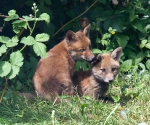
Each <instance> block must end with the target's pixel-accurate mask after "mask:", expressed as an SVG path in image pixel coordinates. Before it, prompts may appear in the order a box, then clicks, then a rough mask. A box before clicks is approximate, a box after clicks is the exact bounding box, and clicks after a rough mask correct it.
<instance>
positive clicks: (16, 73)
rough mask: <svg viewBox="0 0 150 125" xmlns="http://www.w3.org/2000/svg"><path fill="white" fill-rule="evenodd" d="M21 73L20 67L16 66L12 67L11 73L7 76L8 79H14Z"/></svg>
mask: <svg viewBox="0 0 150 125" xmlns="http://www.w3.org/2000/svg"><path fill="white" fill-rule="evenodd" d="M19 71H20V67H18V66H15V65H11V71H10V73H9V74H8V76H7V77H8V79H12V78H14V77H15V76H16V75H18V73H19Z"/></svg>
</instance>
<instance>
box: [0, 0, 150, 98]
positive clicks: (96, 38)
mask: <svg viewBox="0 0 150 125" xmlns="http://www.w3.org/2000/svg"><path fill="white" fill-rule="evenodd" d="M33 3H36V4H33ZM149 6H150V5H149V4H148V1H146V0H145V1H144V0H132V1H130V0H118V1H117V0H112V1H111V0H72V1H71V0H3V1H0V27H1V29H0V77H1V79H0V87H2V88H3V87H4V83H5V82H6V83H7V79H11V80H9V82H8V83H13V87H15V90H23V91H24V90H26V91H27V90H28V91H29V90H30V89H32V77H33V74H34V71H35V68H36V64H37V61H38V60H39V56H40V57H43V56H46V47H47V50H49V49H50V48H52V47H53V46H54V45H56V44H57V43H59V42H60V41H61V40H62V39H63V37H64V36H65V33H66V31H67V30H70V29H71V30H73V31H77V30H79V29H80V25H79V21H80V19H81V18H83V17H87V18H89V20H90V22H91V24H92V30H91V33H90V38H91V41H92V47H93V52H94V53H103V52H107V51H111V50H113V49H114V48H116V47H118V46H122V47H123V52H124V53H123V56H122V67H121V71H123V72H128V71H129V70H130V69H133V71H135V70H136V71H137V70H139V69H142V70H146V69H147V70H150V59H149V57H150V37H149V34H150V24H149V22H150V18H149V13H150V8H149ZM49 36H50V39H49ZM46 41H47V42H46ZM43 42H46V44H44V43H43ZM85 63H86V62H79V63H77V67H76V69H79V68H81V67H82V68H84V69H87V68H88V65H85ZM14 83H15V84H14ZM27 87H28V88H27ZM10 93H11V90H10ZM8 95H9V94H8Z"/></svg>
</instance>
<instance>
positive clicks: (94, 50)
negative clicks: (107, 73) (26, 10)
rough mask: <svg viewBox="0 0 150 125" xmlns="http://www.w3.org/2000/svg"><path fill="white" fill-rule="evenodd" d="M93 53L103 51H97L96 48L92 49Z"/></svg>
mask: <svg viewBox="0 0 150 125" xmlns="http://www.w3.org/2000/svg"><path fill="white" fill-rule="evenodd" d="M92 52H93V53H102V51H101V50H99V49H96V48H94V49H92Z"/></svg>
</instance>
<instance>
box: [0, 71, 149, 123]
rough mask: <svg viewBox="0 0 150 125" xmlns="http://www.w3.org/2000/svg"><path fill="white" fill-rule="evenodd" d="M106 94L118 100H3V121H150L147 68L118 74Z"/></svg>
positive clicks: (84, 98)
mask: <svg viewBox="0 0 150 125" xmlns="http://www.w3.org/2000/svg"><path fill="white" fill-rule="evenodd" d="M107 96H112V97H113V98H114V100H115V101H116V103H114V104H110V103H106V102H103V101H96V100H92V99H89V98H88V97H83V98H79V97H78V96H75V97H72V101H71V102H66V103H59V104H54V103H52V102H49V101H43V100H40V99H39V98H37V99H36V100H35V101H33V102H29V103H27V101H26V100H24V99H23V100H18V99H17V96H16V95H15V94H14V95H12V98H11V99H8V100H4V101H3V102H2V103H1V104H0V125H5V124H6V125H35V124H36V125H138V123H141V122H145V123H147V124H150V75H149V73H147V72H145V73H142V74H139V73H135V74H130V75H121V74H120V75H119V77H118V78H116V81H115V82H114V83H113V84H112V85H111V86H110V89H109V91H108V94H107Z"/></svg>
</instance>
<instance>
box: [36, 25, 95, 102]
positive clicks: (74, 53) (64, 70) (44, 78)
mask: <svg viewBox="0 0 150 125" xmlns="http://www.w3.org/2000/svg"><path fill="white" fill-rule="evenodd" d="M90 26H91V25H90V24H89V25H87V26H86V27H85V28H84V29H83V30H82V31H78V32H76V33H75V32H73V31H68V32H67V33H66V36H65V38H64V40H63V41H61V42H60V43H59V44H58V45H56V46H54V47H53V48H52V49H51V50H49V51H48V57H46V58H42V59H40V61H39V62H38V65H37V69H36V72H35V75H34V77H33V83H34V87H35V90H36V92H37V94H38V96H40V97H41V98H45V99H48V100H49V99H50V100H54V99H56V97H58V96H60V95H62V94H66V95H70V96H72V95H74V87H73V84H72V80H71V77H72V75H73V72H74V65H75V62H76V60H80V59H84V60H88V61H91V60H92V59H93V58H94V55H93V53H92V51H91V42H90V39H89V38H88V37H89V31H90Z"/></svg>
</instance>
